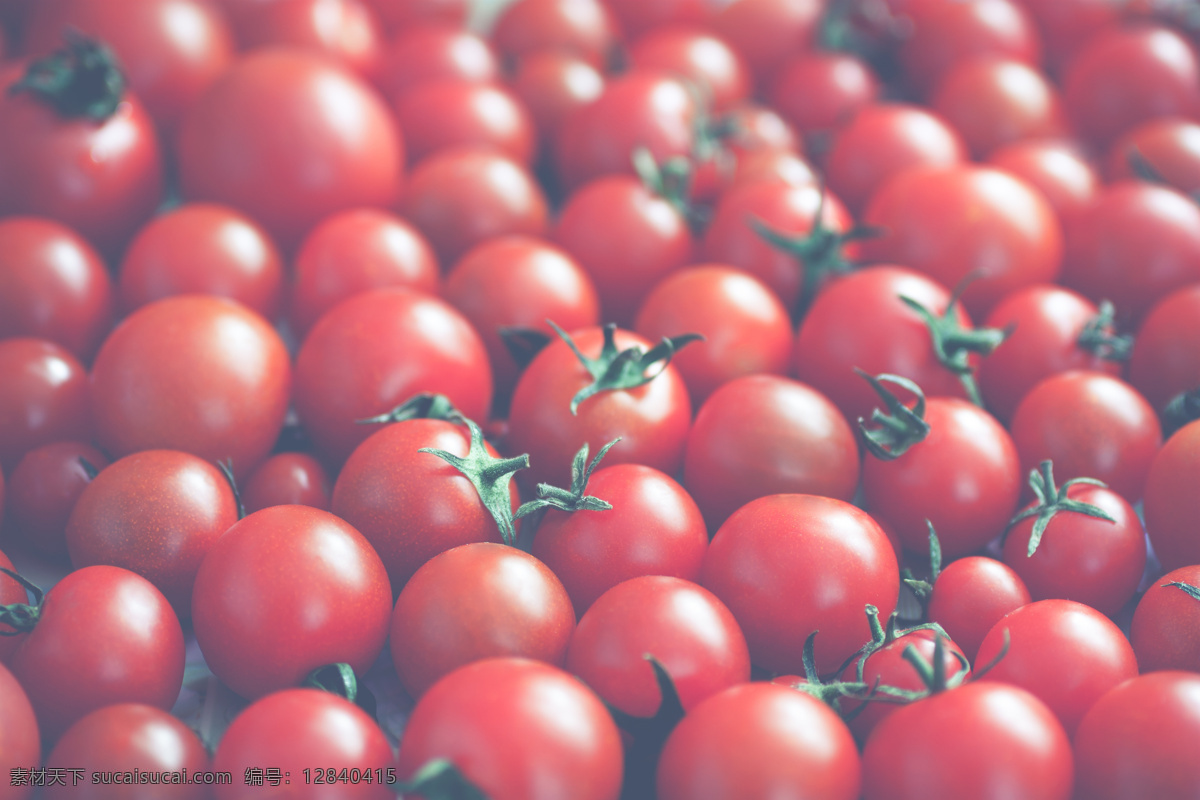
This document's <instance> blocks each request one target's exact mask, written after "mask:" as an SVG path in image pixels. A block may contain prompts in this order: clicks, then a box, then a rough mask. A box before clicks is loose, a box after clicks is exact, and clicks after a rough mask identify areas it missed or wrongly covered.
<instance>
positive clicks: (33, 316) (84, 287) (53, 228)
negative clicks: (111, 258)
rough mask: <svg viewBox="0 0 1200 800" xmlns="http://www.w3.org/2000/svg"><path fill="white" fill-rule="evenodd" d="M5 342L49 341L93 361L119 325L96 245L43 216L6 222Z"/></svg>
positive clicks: (1, 299)
mask: <svg viewBox="0 0 1200 800" xmlns="http://www.w3.org/2000/svg"><path fill="white" fill-rule="evenodd" d="M0 252H3V253H4V259H3V260H2V261H0V339H7V338H12V337H15V336H35V337H37V338H39V339H49V340H50V341H52V342H55V343H56V344H59V345H62V346H63V347H65V348H67V349H68V350H70V351H71V353H72V354H74V356H75V357H76V358H78V359H79V360H80V361H83V362H90V361H91V360H92V356H94V355H95V354H96V349H97V348H99V347H100V342H101V341H102V340H103V339H104V337H105V336H107V335H108V332H109V330H110V329H111V328H112V323H113V290H112V278H110V277H109V274H108V270H107V269H105V267H104V262H103V261H101V259H100V256H99V254H98V253H96V251H95V250H93V249H92V246H91V245H89V244H88V243H87V242H85V241H84V240H83V239H82V238H80V237H79V236H78V235H77V234H76V233H75V232H73V231H72V230H71V229H70V228H68V227H66V226H65V225H60V224H59V223H57V222H54V221H53V220H49V219H41V218H39V217H10V218H8V219H3V220H0Z"/></svg>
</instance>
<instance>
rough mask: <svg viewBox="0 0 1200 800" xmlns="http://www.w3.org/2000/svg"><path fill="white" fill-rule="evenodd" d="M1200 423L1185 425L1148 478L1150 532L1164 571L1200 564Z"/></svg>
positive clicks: (1152, 466)
mask: <svg viewBox="0 0 1200 800" xmlns="http://www.w3.org/2000/svg"><path fill="white" fill-rule="evenodd" d="M1198 481H1200V420H1197V421H1196V422H1192V423H1190V424H1188V425H1185V426H1184V427H1183V428H1180V429H1179V430H1178V431H1176V432H1175V435H1174V436H1172V437H1171V438H1170V439H1168V440H1167V443H1166V444H1165V445H1163V447H1162V449H1161V450H1160V451H1159V452H1158V454H1157V455H1155V456H1154V461H1153V462H1151V464H1150V472H1149V474H1148V475H1147V476H1146V495H1145V503H1144V504H1143V508H1144V511H1145V514H1146V533H1147V534H1149V536H1150V544H1151V545H1153V546H1154V554H1155V555H1157V556H1158V560H1159V563H1161V564H1162V566H1163V569H1168V570H1172V569H1177V568H1179V567H1185V566H1188V565H1191V564H1200V537H1198V536H1196V520H1197V519H1200V492H1197V491H1196V486H1197V485H1198Z"/></svg>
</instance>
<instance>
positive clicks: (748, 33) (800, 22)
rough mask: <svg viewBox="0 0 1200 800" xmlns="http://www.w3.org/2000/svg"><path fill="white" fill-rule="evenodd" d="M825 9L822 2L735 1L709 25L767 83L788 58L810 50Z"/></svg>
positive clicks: (791, 0)
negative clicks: (796, 53) (798, 52)
mask: <svg viewBox="0 0 1200 800" xmlns="http://www.w3.org/2000/svg"><path fill="white" fill-rule="evenodd" d="M824 6H825V4H824V3H822V2H821V0H735V2H731V3H725V4H723V5H722V6H721V9H720V11H719V12H718V13H717V14H715V15H714V16H713V19H712V22H711V25H712V28H713V30H715V31H716V33H717V35H718V36H720V37H721V38H722V39H724V40H725V41H727V42H729V44H730V46H732V47H733V49H734V50H735V51H736V52H737V54H738V55H740V56H741V57H742V59H743V60H744V61H745V62H746V65H747V66H748V67H750V70H751V72H753V73H754V77H755V78H756V79H757V80H758V81H759V82H760V83H767V82H768V81H769V80H770V78H771V76H772V75H773V74H774V73H775V70H776V69H777V68H778V67H779V65H780V64H782V63H783V62H784V61H786V60H787V58H788V57H789V56H791V55H792V54H793V53H795V52H797V51H803V50H808V49H810V45H811V44H812V40H813V39H814V37H815V36H816V34H817V31H818V29H819V27H820V20H821V12H822V11H823V10H824Z"/></svg>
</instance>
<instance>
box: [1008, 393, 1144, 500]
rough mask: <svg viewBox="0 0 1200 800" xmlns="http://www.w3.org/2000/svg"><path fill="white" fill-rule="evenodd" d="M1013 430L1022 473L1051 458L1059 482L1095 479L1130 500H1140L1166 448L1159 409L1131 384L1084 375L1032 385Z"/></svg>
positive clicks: (1014, 416)
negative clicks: (1157, 457) (1156, 457)
mask: <svg viewBox="0 0 1200 800" xmlns="http://www.w3.org/2000/svg"><path fill="white" fill-rule="evenodd" d="M1010 428H1011V430H1012V437H1013V441H1014V442H1016V445H1017V451H1018V452H1019V453H1020V454H1021V471H1022V472H1023V473H1024V474H1028V473H1029V471H1030V470H1032V469H1034V468H1035V467H1037V465H1038V464H1040V463H1041V462H1042V461H1044V460H1046V459H1050V460H1052V461H1053V462H1054V468H1055V471H1056V472H1057V474H1058V479H1059V480H1060V481H1067V480H1070V479H1072V478H1095V479H1096V480H1099V481H1102V482H1104V483H1105V484H1107V485H1108V487H1109V488H1110V489H1112V490H1113V491H1114V492H1116V493H1117V494H1119V495H1121V496H1122V497H1124V498H1125V499H1126V500H1128V501H1129V502H1131V503H1136V502H1137V501H1138V500H1139V499H1141V496H1142V490H1143V488H1144V487H1145V485H1146V474H1147V472H1149V470H1150V462H1151V461H1153V460H1154V455H1155V453H1157V452H1158V448H1159V446H1160V445H1161V444H1162V431H1161V429H1160V428H1159V424H1158V418H1157V417H1155V415H1154V409H1153V408H1151V407H1150V404H1149V403H1147V402H1146V401H1145V399H1143V398H1142V396H1141V395H1140V394H1138V393H1137V392H1136V391H1135V390H1134V389H1133V387H1132V386H1130V385H1129V384H1127V383H1125V382H1124V381H1121V380H1119V379H1117V378H1114V377H1112V376H1110V375H1105V374H1103V373H1099V372H1086V371H1083V370H1075V371H1072V372H1061V373H1058V374H1057V375H1051V376H1050V377H1049V378H1046V379H1045V380H1043V381H1041V382H1040V383H1038V384H1037V385H1036V386H1034V387H1033V389H1031V390H1030V391H1029V393H1028V394H1026V395H1025V398H1024V399H1023V400H1022V401H1021V403H1020V405H1018V406H1017V408H1016V411H1015V412H1013V417H1012V424H1011V426H1010Z"/></svg>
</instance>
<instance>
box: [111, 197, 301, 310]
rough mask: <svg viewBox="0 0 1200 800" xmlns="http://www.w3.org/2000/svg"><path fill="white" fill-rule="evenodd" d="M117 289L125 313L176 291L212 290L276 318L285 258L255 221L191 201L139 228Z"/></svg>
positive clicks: (129, 249) (219, 208) (125, 260)
mask: <svg viewBox="0 0 1200 800" xmlns="http://www.w3.org/2000/svg"><path fill="white" fill-rule="evenodd" d="M118 288H119V290H120V295H121V305H122V307H123V309H124V311H125V313H130V312H132V311H135V310H136V309H138V308H141V307H142V306H144V305H147V304H148V303H152V302H154V301H155V300H161V299H162V298H164V297H170V296H172V295H177V294H212V295H217V296H219V297H229V298H231V299H233V300H237V301H238V302H239V303H241V304H242V305H244V306H246V307H247V308H249V309H251V310H253V311H257V312H258V313H259V314H261V315H262V316H263V318H264V319H266V320H267V321H268V322H272V321H274V320H275V317H276V315H277V314H278V313H279V301H280V295H281V294H282V292H283V262H282V260H281V259H280V257H279V252H278V251H277V250H276V249H275V245H274V243H272V242H271V240H270V239H269V238H268V237H267V235H266V233H264V232H263V230H262V228H260V227H258V225H256V224H254V222H253V221H252V220H250V219H248V218H246V217H245V216H243V215H241V214H239V213H238V212H236V211H234V210H233V209H231V208H227V207H225V206H218V205H212V204H209V203H188V204H185V205H182V206H179V207H178V208H175V209H173V210H171V211H168V212H167V213H165V214H163V215H161V216H159V217H156V218H154V219H153V220H151V221H150V222H149V223H147V224H146V225H145V226H144V227H143V228H142V229H141V230H140V231H138V234H137V236H135V237H134V239H133V241H132V242H130V243H129V248H128V249H127V250H126V251H125V256H124V258H123V259H122V261H121V269H120V278H119V280H118Z"/></svg>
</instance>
